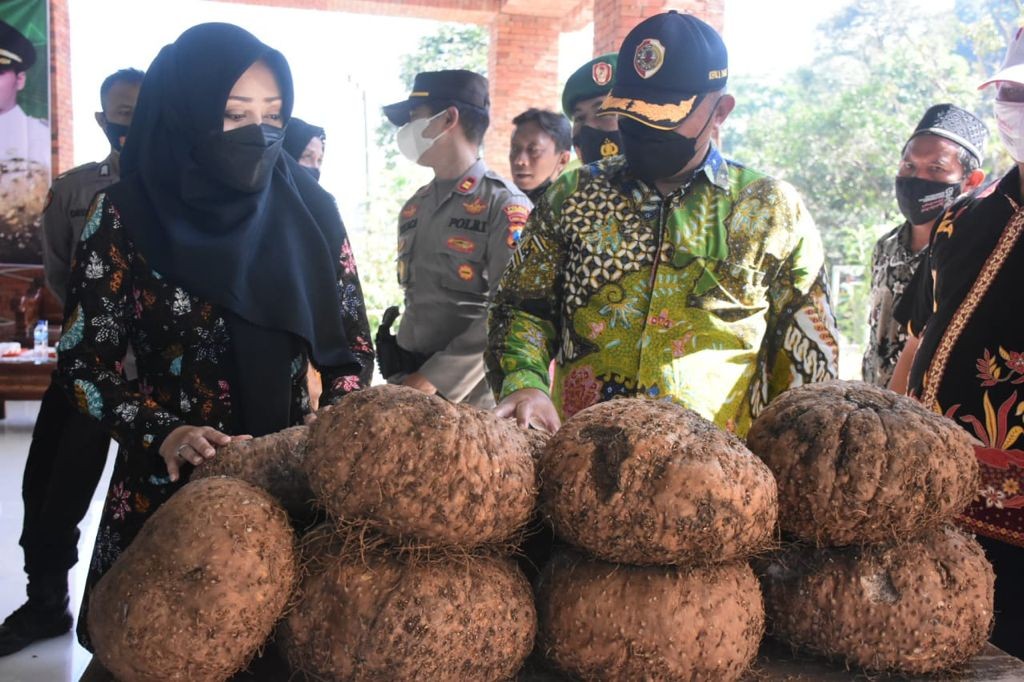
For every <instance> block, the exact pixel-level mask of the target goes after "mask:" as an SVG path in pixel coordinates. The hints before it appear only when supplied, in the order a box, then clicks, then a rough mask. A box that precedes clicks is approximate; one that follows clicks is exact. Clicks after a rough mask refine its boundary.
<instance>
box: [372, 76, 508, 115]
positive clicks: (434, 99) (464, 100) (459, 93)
mask: <svg viewBox="0 0 1024 682" xmlns="http://www.w3.org/2000/svg"><path fill="white" fill-rule="evenodd" d="M428 103H431V104H444V105H445V106H451V105H453V104H458V105H461V106H468V107H473V108H475V109H478V110H479V111H481V112H482V113H488V112H489V110H490V108H491V98H490V96H489V95H488V94H487V79H486V78H484V77H483V76H481V75H480V74H478V73H473V72H472V71H465V70H463V69H453V70H449V71H426V72H424V73H418V74H416V78H415V80H414V81H413V84H412V92H411V93H410V94H409V97H408V99H404V100H402V101H401V102H395V103H394V104H389V105H387V106H386V107H384V115H385V116H387V117H388V120H389V121H391V122H392V123H393V124H395V125H396V126H402V125H405V124H406V123H408V122H409V116H410V112H411V111H412V110H413V109H415V108H416V107H418V106H419V105H421V104H428Z"/></svg>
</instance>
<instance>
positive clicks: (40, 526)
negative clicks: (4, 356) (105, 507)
mask: <svg viewBox="0 0 1024 682" xmlns="http://www.w3.org/2000/svg"><path fill="white" fill-rule="evenodd" d="M109 447H110V436H109V435H108V434H107V432H106V431H104V430H103V428H102V426H101V425H100V423H99V422H98V421H96V420H95V419H92V418H90V417H87V416H86V415H84V414H82V413H81V412H79V411H78V410H77V409H75V406H74V405H73V404H72V403H71V400H70V398H69V397H68V396H67V394H66V393H65V392H64V390H63V389H62V388H61V387H60V386H59V385H58V384H57V382H56V380H52V381H51V382H50V387H49V388H47V389H46V393H44V394H43V401H42V405H40V407H39V416H38V417H37V418H36V425H35V429H33V431H32V445H31V446H29V450H28V461H26V462H25V477H24V479H23V481H22V487H21V496H22V499H23V500H24V502H25V521H24V524H23V526H22V531H21V540H20V544H21V546H22V548H23V549H24V550H25V573H27V574H28V576H29V585H30V590H31V585H32V584H33V583H37V584H45V583H49V582H51V581H58V583H59V582H61V581H63V584H64V585H66V584H67V583H66V576H67V571H68V569H70V568H71V567H72V566H74V565H75V562H77V561H78V537H79V531H78V524H79V523H81V521H82V518H83V517H84V516H85V513H86V511H88V509H89V502H90V501H91V500H92V495H93V492H94V491H95V490H96V485H97V484H98V483H99V480H100V476H102V475H103V467H104V465H105V464H106V461H107V450H108V449H109Z"/></svg>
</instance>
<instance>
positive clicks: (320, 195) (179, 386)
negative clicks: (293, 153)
mask: <svg viewBox="0 0 1024 682" xmlns="http://www.w3.org/2000/svg"><path fill="white" fill-rule="evenodd" d="M291 108H292V80H291V75H290V72H289V70H288V64H287V62H286V61H285V59H284V57H283V56H282V55H281V54H280V53H278V52H277V51H275V50H273V49H271V48H269V47H267V46H266V45H264V44H263V43H261V42H260V41H259V40H257V39H256V38H255V37H254V36H252V35H251V34H249V33H247V32H246V31H244V30H242V29H240V28H238V27H236V26H232V25H230V24H202V25H199V26H196V27H194V28H191V29H189V30H188V31H186V32H185V33H183V34H182V35H181V37H179V38H178V40H177V41H175V42H174V43H172V44H171V45H168V46H166V47H164V48H163V50H161V51H160V54H159V55H158V56H157V58H156V59H155V60H154V62H153V64H152V66H150V70H149V72H148V74H147V76H146V80H145V81H144V82H143V85H142V89H141V91H140V94H139V101H138V105H137V108H136V113H135V117H134V119H133V121H132V127H131V129H130V131H129V135H128V140H129V141H128V143H127V145H126V146H125V149H124V152H123V153H122V156H121V169H122V175H121V177H122V180H121V181H120V182H118V183H117V184H115V185H113V186H111V187H110V188H109V189H108V190H107V191H106V192H105V193H101V194H99V195H98V196H97V198H96V199H95V201H94V204H93V207H92V210H91V212H90V216H89V218H88V220H87V223H86V226H85V228H84V231H83V234H82V238H81V241H80V243H79V246H78V251H77V254H76V258H75V265H74V267H73V270H72V275H71V281H70V283H69V291H68V303H67V306H68V307H67V315H68V317H67V320H66V324H65V331H64V334H63V336H62V338H61V341H60V345H59V349H60V360H59V371H60V373H61V375H62V377H63V380H64V381H65V383H66V385H67V387H68V389H69V390H70V391H72V392H73V393H74V396H75V398H76V401H77V404H78V406H79V409H81V410H82V411H84V412H87V413H88V414H90V415H92V416H93V417H95V418H96V419H99V420H100V421H102V422H103V423H104V424H105V425H106V426H107V427H108V428H109V429H110V430H111V431H112V432H113V433H114V436H115V438H116V439H117V441H118V442H119V443H120V446H121V447H120V451H119V453H118V457H117V461H116V464H115V467H114V474H113V477H112V479H111V484H110V489H109V492H108V495H107V500H106V505H105V507H104V510H103V516H102V519H101V521H100V530H99V534H98V536H97V539H96V545H95V549H94V553H93V560H92V564H91V566H90V573H89V578H88V581H87V583H86V598H85V599H84V600H83V602H82V603H83V616H82V617H80V619H79V639H80V640H81V641H82V643H83V644H84V645H85V646H87V647H88V646H89V645H88V637H87V634H86V632H85V628H84V626H83V624H84V623H85V621H86V619H85V617H84V609H85V606H86V605H87V604H88V591H89V590H90V588H91V587H92V585H94V584H95V583H96V581H97V580H98V579H99V578H100V576H102V575H103V573H104V572H105V571H106V570H107V569H108V568H109V567H110V566H111V564H112V563H113V562H114V560H115V559H116V558H117V557H118V556H119V555H120V553H121V551H123V549H124V548H125V547H126V546H127V545H128V544H129V543H130V542H131V540H132V539H133V538H134V537H135V535H136V533H137V532H138V530H139V528H140V527H141V526H142V524H143V522H144V521H145V520H146V519H147V518H148V517H149V515H150V514H152V512H153V511H154V510H155V509H156V508H157V507H158V506H159V505H160V504H161V503H163V502H164V501H165V500H166V499H167V498H168V497H169V496H170V495H171V494H172V493H174V492H175V491H176V490H177V489H178V488H179V487H180V486H181V485H182V484H183V482H184V481H185V480H187V479H188V476H189V473H190V472H191V470H192V467H193V466H195V465H200V464H201V463H202V462H203V461H205V460H206V459H208V458H210V457H213V456H214V455H215V446H219V445H223V444H225V443H227V442H229V441H230V440H231V438H232V436H231V435H228V434H234V435H235V437H239V435H240V434H244V435H242V436H241V437H244V436H245V435H252V436H259V435H263V434H266V433H272V432H275V431H279V430H281V429H283V428H286V427H288V426H291V425H293V424H298V423H302V421H303V419H304V418H305V417H306V416H307V415H308V414H309V400H308V394H307V391H306V382H305V379H306V367H307V361H312V363H313V364H314V365H315V366H316V367H317V368H318V369H319V370H320V372H321V374H322V375H323V377H324V397H323V400H322V403H324V404H326V403H331V402H333V401H335V400H337V399H338V398H339V397H341V396H342V395H344V394H346V393H348V392H350V391H353V390H356V389H358V388H361V387H362V386H365V385H368V384H369V381H370V377H371V374H372V371H373V351H372V349H371V347H370V344H369V338H370V335H369V326H368V324H367V321H366V313H365V309H364V307H363V301H362V293H361V291H360V288H359V281H358V278H357V275H356V269H355V263H354V262H353V259H352V251H351V248H349V245H348V240H347V238H346V236H345V229H344V226H343V225H342V223H341V218H340V217H339V215H338V211H337V208H336V206H335V203H334V200H333V198H332V197H331V196H330V195H329V194H327V193H326V192H324V191H323V190H322V189H320V186H319V185H318V184H317V182H316V181H315V180H314V179H313V178H312V177H311V176H310V175H309V173H307V172H306V171H304V170H302V169H301V168H299V166H298V165H297V164H296V162H295V160H294V159H292V158H291V157H290V156H289V155H287V154H282V153H281V144H282V138H283V136H284V126H287V124H288V119H289V116H290V114H291ZM129 344H130V345H131V349H132V350H133V351H134V354H135V359H136V364H137V367H138V381H137V382H131V381H129V380H128V379H126V377H125V376H124V373H123V367H122V361H123V358H124V356H125V354H126V352H127V350H128V347H129Z"/></svg>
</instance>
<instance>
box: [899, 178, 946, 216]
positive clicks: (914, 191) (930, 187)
mask: <svg viewBox="0 0 1024 682" xmlns="http://www.w3.org/2000/svg"><path fill="white" fill-rule="evenodd" d="M959 194H960V183H959V182H952V183H947V182H936V181H935V180H925V179H923V178H903V177H897V178H896V203H897V204H899V207H900V213H902V214H903V217H904V218H906V219H907V220H909V221H910V224H911V225H924V224H925V223H930V222H932V221H933V220H935V219H936V218H938V217H939V214H940V213H942V211H943V210H945V208H946V207H947V206H949V205H950V204H951V203H953V200H954V199H956V197H957V195H959Z"/></svg>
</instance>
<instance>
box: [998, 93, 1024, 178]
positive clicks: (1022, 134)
mask: <svg viewBox="0 0 1024 682" xmlns="http://www.w3.org/2000/svg"><path fill="white" fill-rule="evenodd" d="M995 112H996V123H997V124H998V127H999V137H1001V138H1002V139H1003V146H1005V147H1006V151H1008V152H1009V153H1010V156H1011V157H1012V158H1013V160H1014V161H1016V162H1017V163H1024V102H1003V101H1000V100H996V101H995Z"/></svg>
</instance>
